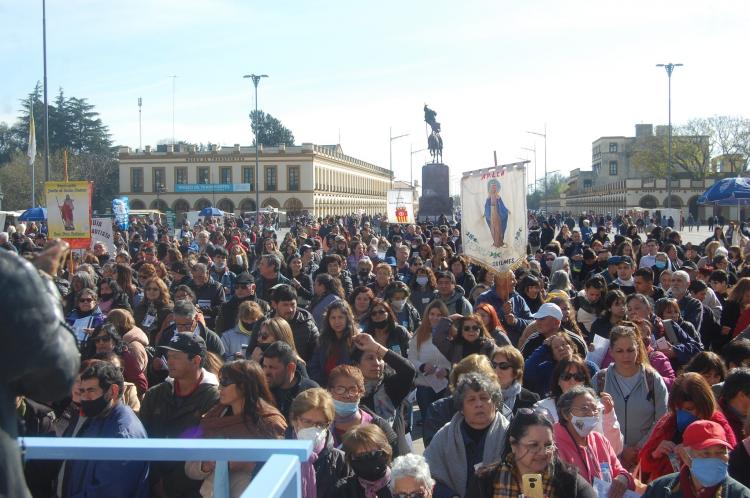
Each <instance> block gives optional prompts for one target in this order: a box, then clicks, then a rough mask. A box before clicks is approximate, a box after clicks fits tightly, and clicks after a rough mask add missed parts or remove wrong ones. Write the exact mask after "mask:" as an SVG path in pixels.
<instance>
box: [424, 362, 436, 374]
mask: <svg viewBox="0 0 750 498" xmlns="http://www.w3.org/2000/svg"><path fill="white" fill-rule="evenodd" d="M436 370H437V367H435V365H432V364H430V363H425V364H424V374H425V375H432V374H434V373H435V371H436Z"/></svg>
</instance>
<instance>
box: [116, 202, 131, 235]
mask: <svg viewBox="0 0 750 498" xmlns="http://www.w3.org/2000/svg"><path fill="white" fill-rule="evenodd" d="M112 213H113V214H114V215H115V223H117V226H118V227H120V230H123V231H125V230H127V229H128V225H129V224H130V219H129V217H128V215H129V213H130V206H129V204H128V198H127V197H120V198H119V199H112Z"/></svg>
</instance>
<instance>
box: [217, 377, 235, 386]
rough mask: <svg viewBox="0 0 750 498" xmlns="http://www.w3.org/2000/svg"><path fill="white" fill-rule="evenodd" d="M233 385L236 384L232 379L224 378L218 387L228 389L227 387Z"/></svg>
mask: <svg viewBox="0 0 750 498" xmlns="http://www.w3.org/2000/svg"><path fill="white" fill-rule="evenodd" d="M234 384H236V382H235V381H233V380H232V379H227V378H224V379H221V380H220V381H219V385H220V386H221V387H229V386H232V385H234Z"/></svg>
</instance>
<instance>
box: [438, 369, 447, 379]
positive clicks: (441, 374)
mask: <svg viewBox="0 0 750 498" xmlns="http://www.w3.org/2000/svg"><path fill="white" fill-rule="evenodd" d="M435 377H437V378H438V379H444V378H446V377H448V370H446V369H444V368H438V369H437V370H435Z"/></svg>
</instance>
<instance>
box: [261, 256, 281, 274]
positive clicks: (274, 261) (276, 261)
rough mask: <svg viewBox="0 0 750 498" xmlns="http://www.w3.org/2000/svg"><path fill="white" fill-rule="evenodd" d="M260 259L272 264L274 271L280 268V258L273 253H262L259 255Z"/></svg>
mask: <svg viewBox="0 0 750 498" xmlns="http://www.w3.org/2000/svg"><path fill="white" fill-rule="evenodd" d="M261 259H264V260H266V263H270V264H271V265H273V268H274V270H275V271H279V270H280V269H281V259H279V257H278V256H277V255H275V254H264V255H263V256H261Z"/></svg>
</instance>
